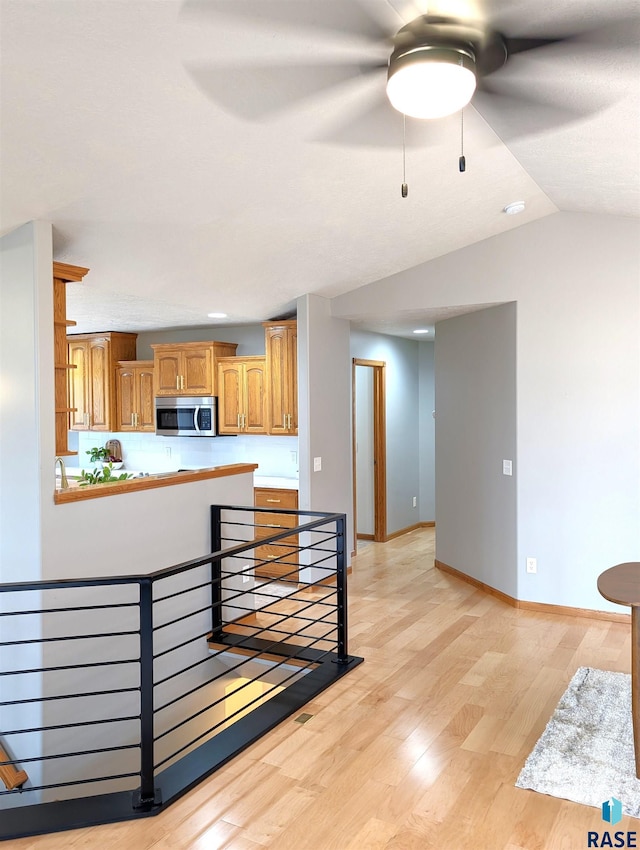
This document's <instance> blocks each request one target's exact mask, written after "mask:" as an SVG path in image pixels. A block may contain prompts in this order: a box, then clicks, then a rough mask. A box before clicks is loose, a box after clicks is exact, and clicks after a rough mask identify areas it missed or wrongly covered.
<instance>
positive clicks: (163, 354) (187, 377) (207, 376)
mask: <svg viewBox="0 0 640 850" xmlns="http://www.w3.org/2000/svg"><path fill="white" fill-rule="evenodd" d="M151 347H152V348H153V362H154V384H155V395H156V396H215V395H218V393H217V386H216V383H217V382H216V363H217V359H218V358H219V357H230V356H233V355H234V354H235V353H236V348H237V347H238V346H237V343H234V342H214V341H210V342H183V343H179V344H175V343H156V344H155V345H152V346H151Z"/></svg>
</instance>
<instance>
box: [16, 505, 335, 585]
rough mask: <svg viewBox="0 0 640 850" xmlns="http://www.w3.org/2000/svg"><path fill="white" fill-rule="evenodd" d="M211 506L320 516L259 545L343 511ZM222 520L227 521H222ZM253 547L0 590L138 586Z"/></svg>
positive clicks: (309, 527)
mask: <svg viewBox="0 0 640 850" xmlns="http://www.w3.org/2000/svg"><path fill="white" fill-rule="evenodd" d="M212 507H215V508H220V509H221V510H229V511H247V512H248V511H251V512H255V511H259V512H262V513H269V512H271V513H283V514H285V513H286V514H293V515H297V516H316V517H321V519H315V520H311V521H309V522H306V523H303V524H302V525H296V526H294V527H293V528H290V529H288V530H287V531H281V532H279V533H278V534H276V535H269V536H267V537H264V538H261V540H260V545H263V544H264V543H268V542H270V541H271V540H272V539H273V540H279V539H280V538H281V537H286V536H287V535H289V534H291V535H294V534H301V533H303V532H305V531H314V530H315V529H318V530H319V533H320V528H321V527H322V526H323V525H328V524H329V523H331V522H336V521H337V520H339V519H341V518H342V516H343V514H339V513H323V512H322V511H296V510H290V509H288V508H287V509H285V508H282V509H280V508H255V507H254V506H253V505H252V506H247V505H212ZM223 522H225V523H226V522H227V521H226V520H225V521H223ZM254 547H255V541H254V540H249V541H247V542H245V543H244V544H242V545H241V546H233V547H231V548H230V549H224V550H219V551H218V552H210V553H208V554H207V555H203V556H202V557H200V558H194V559H192V560H190V561H184V562H183V563H181V564H175V565H174V566H172V567H165V568H163V569H160V570H155V571H154V572H152V573H148V574H146V575H140V574H138V575H127V576H99V577H94V578H82V579H69V578H65V579H56V580H55V581H51V580H47V581H34V582H24V581H23V582H5V583H2V584H0V593H14V592H29V591H41V590H62V589H68V588H74V587H75V588H79V587H103V586H105V585H106V586H109V585H114V586H115V585H127V584H130V585H135V584H137V585H140V584H143V583H146V582H151V583H153V582H155V581H158V580H159V579H162V578H168V577H169V576H174V575H179V574H180V573H183V572H185V570H190V569H193V568H194V567H201V566H204V565H205V564H209V563H211V562H212V561H216V560H219V559H220V558H225V557H228V556H229V555H235V554H237V553H239V552H242V551H246V550H247V549H253V548H254Z"/></svg>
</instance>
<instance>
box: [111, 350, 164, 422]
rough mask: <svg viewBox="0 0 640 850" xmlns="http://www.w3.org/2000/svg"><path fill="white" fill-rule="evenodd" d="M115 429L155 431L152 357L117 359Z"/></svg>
mask: <svg viewBox="0 0 640 850" xmlns="http://www.w3.org/2000/svg"><path fill="white" fill-rule="evenodd" d="M115 430H116V431H155V430H156V426H155V421H154V401H153V360H121V361H120V363H119V364H118V368H117V369H116V425H115Z"/></svg>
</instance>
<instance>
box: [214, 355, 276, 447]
mask: <svg viewBox="0 0 640 850" xmlns="http://www.w3.org/2000/svg"><path fill="white" fill-rule="evenodd" d="M267 425H268V420H267V392H266V358H264V357H222V358H220V359H219V360H218V433H219V434H266V433H267Z"/></svg>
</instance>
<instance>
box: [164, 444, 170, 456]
mask: <svg viewBox="0 0 640 850" xmlns="http://www.w3.org/2000/svg"><path fill="white" fill-rule="evenodd" d="M164 453H165V456H166V457H171V446H165V447H164Z"/></svg>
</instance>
